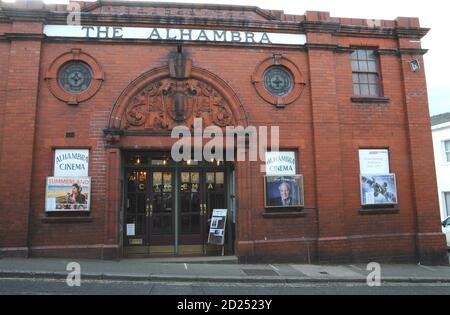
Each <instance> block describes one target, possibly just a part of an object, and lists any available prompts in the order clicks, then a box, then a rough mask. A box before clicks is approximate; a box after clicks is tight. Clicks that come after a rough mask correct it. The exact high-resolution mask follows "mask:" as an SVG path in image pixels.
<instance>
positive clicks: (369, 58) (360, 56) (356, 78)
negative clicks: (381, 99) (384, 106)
mask: <svg viewBox="0 0 450 315" xmlns="http://www.w3.org/2000/svg"><path fill="white" fill-rule="evenodd" d="M352 72H353V89H354V93H355V95H356V96H369V97H378V96H381V91H380V75H379V72H378V58H377V56H376V55H375V51H374V50H368V49H357V50H355V51H354V52H353V53H352Z"/></svg>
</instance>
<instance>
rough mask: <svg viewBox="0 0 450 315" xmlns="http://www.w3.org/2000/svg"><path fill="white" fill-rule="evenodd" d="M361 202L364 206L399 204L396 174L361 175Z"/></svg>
mask: <svg viewBox="0 0 450 315" xmlns="http://www.w3.org/2000/svg"><path fill="white" fill-rule="evenodd" d="M361 203H362V205H363V206H365V205H380V204H386V205H389V204H391V205H394V204H397V187H396V185H395V175H394V174H388V175H361Z"/></svg>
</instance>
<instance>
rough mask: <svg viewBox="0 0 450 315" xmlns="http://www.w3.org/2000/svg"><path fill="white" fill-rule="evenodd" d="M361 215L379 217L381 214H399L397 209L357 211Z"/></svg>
mask: <svg viewBox="0 0 450 315" xmlns="http://www.w3.org/2000/svg"><path fill="white" fill-rule="evenodd" d="M358 211H359V214H361V215H381V214H397V213H399V212H400V209H399V208H391V207H389V208H380V207H377V208H362V209H358Z"/></svg>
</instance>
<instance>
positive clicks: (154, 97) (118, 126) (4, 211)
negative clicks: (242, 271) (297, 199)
mask: <svg viewBox="0 0 450 315" xmlns="http://www.w3.org/2000/svg"><path fill="white" fill-rule="evenodd" d="M78 4H79V5H80V8H81V26H77V25H74V26H73V28H72V29H70V31H69V28H64V27H67V25H66V24H67V15H68V14H67V8H66V6H63V5H44V4H42V3H41V2H39V1H23V0H22V1H17V2H16V3H2V4H1V7H0V56H1V58H0V174H1V175H0V176H1V180H0V255H1V256H47V257H49V256H59V257H93V258H101V259H114V258H120V257H124V256H133V255H138V256H139V255H141V256H142V255H144V256H148V255H183V254H190V255H192V254H196V255H201V254H209V253H211V252H214V253H216V252H217V248H214V247H207V246H206V245H205V244H206V243H207V242H206V234H207V232H206V233H205V231H207V229H206V228H205V226H206V224H207V223H206V222H207V221H206V219H207V218H209V217H210V216H211V212H212V207H213V206H212V204H213V203H214V202H217V205H218V206H219V205H220V207H224V208H227V209H229V210H230V211H232V212H231V213H230V215H229V218H228V223H227V229H226V242H225V252H226V253H228V254H235V255H237V256H238V257H239V258H240V260H241V261H243V262H250V261H263V260H264V261H297V262H356V261H403V262H405V261H420V262H424V263H444V262H445V259H446V245H445V237H444V235H443V234H442V233H441V229H440V225H439V207H438V199H437V192H436V179H435V176H434V174H435V168H434V162H433V148H432V141H431V131H430V120H429V113H428V103H427V91H426V82H425V74H424V70H423V55H424V54H425V53H426V50H424V49H422V48H421V44H420V39H421V38H422V37H423V36H424V35H425V34H426V33H427V31H428V29H425V28H422V27H420V25H419V21H418V19H416V18H397V19H396V20H393V21H388V20H365V19H350V18H335V17H331V16H330V14H329V13H327V12H309V11H308V12H306V13H305V15H299V16H297V15H288V14H285V13H284V12H283V11H269V10H263V9H260V8H256V7H243V6H225V5H197V4H195V5H193V4H192V5H185V4H161V3H158V4H152V3H141V2H113V1H97V2H93V3H83V2H79V3H78ZM75 20H76V19H75ZM83 26H84V28H82V27H83ZM71 27H72V26H71ZM129 27H135V28H141V29H142V30H144V29H145V31H147V32H148V33H147V35H146V36H144V37H143V36H141V35H139V34H142V33H143V32H144V31H142V32H137V31H136V30H135V29H127V28H129ZM155 29H157V30H158V31H155ZM133 30H134V31H133ZM170 30H172V33H170V32H171V31H170ZM189 30H200V32H191V31H189ZM201 30H208V31H209V33H208V32H206V31H205V32H203V33H202V32H201ZM128 31H129V32H128ZM214 31H216V32H214ZM183 32H184V33H183ZM149 34H150V35H149ZM274 34H275V35H276V34H282V35H283V36H285V35H287V36H285V37H283V36H281V37H280V38H281V39H280V40H278V38H276V36H274ZM138 35H139V36H138ZM291 35H292V36H291ZM177 36H179V37H177ZM227 36H229V37H228V38H227ZM289 36H291V37H289ZM274 38H275V39H274ZM296 41H297V42H296ZM80 64H82V65H84V68H80V69H81V70H80V69H78V70H73V71H72V70H67V73H66V72H65V71H66V70H65V69H68V68H67V67H66V66H68V65H73V66H74V67H77V66H79V65H80ZM417 66H418V67H417ZM65 67H66V68H65ZM271 67H272V68H273V69H275V70H277V69H278V70H280V71H281V72H282V74H281V76H279V75H280V74H277V73H276V71H275V72H274V73H273V76H272V77H270V76H269V78H268V77H267V76H268V72H267V70H268V69H272V68H271ZM83 69H84V70H83ZM86 69H87V70H86ZM77 71H79V72H77ZM83 71H85V72H83ZM66 74H67V76H68V77H67V78H68V79H67V80H66V81H65V79H64V75H66ZM74 75H75V76H74ZM83 75H86V76H85V77H83ZM80 78H81V79H80ZM86 78H87V79H86ZM271 78H274V80H273V81H270V80H271ZM278 79H279V80H278ZM79 80H81V81H79ZM83 80H87V81H85V82H84V81H83ZM276 80H278V81H280V82H278V83H277V82H276ZM79 82H84V83H86V84H85V85H86V86H82V85H81V86H80V85H78V83H79ZM283 82H284V83H283ZM64 84H67V86H65V85H64ZM283 84H284V85H283ZM280 86H284V87H285V88H286V89H285V90H278V88H279V87H280ZM78 88H79V90H77V89H78ZM180 104H181V105H180ZM193 104H194V105H193ZM158 106H162V107H158ZM193 106H196V107H195V108H193ZM202 106H203V107H202ZM194 117H201V118H203V123H204V125H216V126H219V127H222V128H224V127H225V126H228V125H233V126H238V125H241V126H244V127H246V126H272V125H277V126H280V148H281V150H288V151H293V152H295V155H296V166H295V167H296V173H298V174H301V175H302V176H303V186H302V188H303V190H304V204H303V205H301V206H299V207H296V208H295V207H294V208H286V209H284V208H280V209H271V208H267V207H265V201H264V200H265V195H264V194H265V185H264V173H262V172H261V161H256V162H251V161H243V162H226V163H222V165H220V161H219V162H218V163H217V164H216V163H215V162H214V163H211V164H208V161H204V162H201V163H199V164H196V165H197V168H193V166H192V165H189V163H188V162H185V163H184V164H183V163H180V164H177V163H175V162H173V161H168V164H169V165H172V166H171V168H168V166H167V165H166V162H167V160H165V158H167V153H168V152H170V148H171V146H172V144H173V143H174V142H175V139H172V138H171V137H170V130H171V129H172V128H173V127H174V126H175V125H180V124H181V125H183V124H185V125H187V126H191V124H192V119H193V118H194ZM61 149H73V150H78V149H83V150H88V152H89V161H88V162H89V163H88V165H89V166H88V168H89V169H88V173H89V176H90V178H91V180H92V185H91V196H89V198H90V210H89V211H46V188H47V187H46V186H47V184H46V178H47V177H52V176H54V175H55V174H54V171H55V169H54V162H55V152H56V151H57V150H61ZM361 149H383V150H388V155H389V172H390V173H394V174H395V180H396V184H397V192H396V193H397V197H398V203H395V204H392V205H383V206H362V204H361V192H360V190H361V187H360V167H359V163H360V161H359V155H358V152H359V150H361ZM162 157H163V158H162ZM161 161H162V162H161ZM160 162H161V163H162V164H161V163H160ZM141 163H144V164H145V165H146V168H142V166H143V164H141ZM138 166H139V167H138ZM133 167H135V168H134V169H133ZM165 167H166V168H165ZM158 172H160V173H158ZM142 174H144V175H142ZM180 174H181V175H180ZM183 174H185V175H186V174H188V176H191V177H189V181H191V182H190V185H194V186H186V187H190V188H189V189H191V190H190V191H189V193H186V191H183V189H184V188H181V190H180V187H181V186H182V184H183V183H184V182H183V181H184V180H185V179H183V177H180V176H184V175H183ZM211 174H215V176H216V177H208V176H212V175H211ZM141 175H142V176H144V177H143V178H145V179H143V180H142V187H141V186H139V185H137V184H136V185H137V186H136V187H139V188H130V187H135V186H133V185H135V184H134V182H133V183H132V184H130V183H131V182H130V181H133V180H134V181H136V180H137V181H139V179H136V176H138V177H139V176H141ZM219 175H220V177H219ZM147 176H148V177H147ZM158 176H163V177H164V176H166V177H167V181H168V182H167V183H168V184H167V185H168V186H167V187H166V186H164V187H165V188H164V189H166V188H167V189H168V191H164V193H163V194H162V196H163V198H166V199H164V200H166V201H167V200H169V203H170V206H167V204H166V206H165V208H164V211H162V210H161V213H159V212H158V211H159V210H157V209H156V208H155V210H154V211H155V213H153V206H155V207H156V203H153V199H152V198H157V197H155V196H157V190H155V186H154V185H151V184H155V183H156V181H158V180H159V178H160V177H158ZM194 176H195V178H197V177H198V176H200V178H202V179H199V180H198V182H196V180H197V179H194ZM203 176H205V177H203ZM166 177H164V178H166ZM223 177H225V179H223ZM148 178H150V179H148ZM211 178H213V179H212V183H213V185H212V186H211V187H214V189H219V188H220V187H222V188H223V191H222V192H221V191H219V190H217V191H214V194H213V193H212V192H211V191H208V190H207V189H206V188H205V191H203V190H202V188H200V189H197V188H198V187H206V186H202V185H203V183H206V184H208V183H210V180H211ZM214 178H215V179H214ZM219 178H221V179H219ZM165 180H166V179H164V181H165ZM214 180H215V181H214ZM150 181H152V182H150ZM136 183H137V182H136ZM196 183H197V184H198V185H200V186H195V184H196ZM165 184H166V182H164V185H165ZM206 184H205V185H206ZM146 185H149V187H150V188H149V189H150V190H151V192H150V190H147V188H146V187H147V186H146ZM151 187H153V190H152V188H151ZM193 187H197V188H196V189H197V190H195V191H194V190H193V189H194V188H193ZM208 187H209V186H208ZM141 188H142V191H141V192H136V193H133V192H132V189H141ZM172 188H173V189H172ZM208 189H209V188H208ZM221 194H222V195H221ZM140 196H141V197H140ZM180 196H187V197H186V198H187V199H180V198H184V197H180ZM192 196H194V197H195V198H197V199H195V200H194V199H193V198H194V197H192ZM211 196H215V197H211ZM133 198H135V199H133ZM139 198H141V199H142V200H141V199H139ZM189 198H191V199H189ZM211 198H213V199H211ZM214 198H215V199H214ZM131 199H133V200H137V201H136V204H135V203H134V201H131V206H130V201H129V200H131ZM145 199H146V200H145ZM140 200H141V201H140ZM211 200H213V201H211ZM217 200H221V201H220V202H219V201H217ZM193 204H195V205H196V206H199V208H198V209H199V212H198V215H199V216H197V214H196V213H197V212H196V211H197V210H195V209H194V208H193V206H192V205H193ZM159 205H160V204H159ZM186 205H187V207H188V208H189V209H190V210H186V209H187V208H186V209H184V208H183V207H185V206H186ZM130 207H135V208H133V209H134V210H133V211H135V212H133V213H135V214H132V213H131V212H130V211H131V210H130ZM183 209H184V210H183ZM149 211H150V212H149ZM149 213H150V214H149ZM183 215H184V217H183ZM149 218H151V219H149ZM164 218H166V219H167V220H166V219H164ZM158 220H159V221H158ZM164 220H166V221H164ZM131 222H132V223H131ZM156 222H159V223H156ZM161 222H166V225H165V227H164V223H161ZM158 224H160V225H158ZM139 226H140V227H139ZM156 226H159V228H161V229H162V230H161V231H163V230H164V229H165V228H167V229H166V230H164V231H169V232H170V233H169V234H167V235H166V236H164V237H163V236H162V235H163V234H164V233H163V232H161V233H159V234H158V233H156V234H157V235H156V234H152V233H153V232H152V231H153V229H154V228H155V227H156ZM129 228H130V229H131V230H130V229H129ZM183 229H185V231H191V232H190V233H191V234H189V233H188V232H186V233H184V232H183ZM197 229H198V230H197ZM195 231H197V232H198V233H200V232H201V233H200V234H201V235H200V234H199V235H196V236H195V235H194V234H195V233H194V232H195ZM133 235H135V236H139V235H140V237H134V238H133V237H132V236H133ZM194 236H195V237H194ZM199 240H201V241H200V242H199ZM200 245H201V246H200ZM196 246H197V247H196Z"/></svg>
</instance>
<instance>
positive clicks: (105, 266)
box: [0, 258, 450, 283]
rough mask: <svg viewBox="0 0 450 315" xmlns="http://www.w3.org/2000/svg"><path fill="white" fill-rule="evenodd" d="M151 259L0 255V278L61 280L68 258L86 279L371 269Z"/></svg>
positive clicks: (229, 277)
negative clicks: (44, 257)
mask: <svg viewBox="0 0 450 315" xmlns="http://www.w3.org/2000/svg"><path fill="white" fill-rule="evenodd" d="M185 261H187V262H182V261H181V260H179V261H177V262H170V263H169V262H155V261H154V260H146V259H137V260H133V259H124V260H120V261H104V260H84V259H80V260H69V259H43V258H30V259H22V258H3V259H0V277H2V278H6V277H22V278H27V277H28V278H33V277H35V278H39V277H40V278H66V277H67V275H68V273H69V271H67V270H66V268H67V264H68V263H69V262H77V263H79V264H80V267H81V276H82V278H83V277H84V278H86V279H102V280H121V279H122V280H136V281H149V280H154V281H203V282H211V281H212V282H269V283H270V282H273V283H277V282H284V283H290V282H291V283H294V282H366V279H367V276H368V275H369V273H370V272H371V271H372V270H367V266H366V265H361V264H355V265H336V266H329V265H301V264H257V265H256V264H245V265H243V264H237V263H221V264H219V263H217V262H215V263H198V262H194V263H192V262H190V261H189V260H188V259H187V260H185ZM380 267H381V280H382V281H385V282H388V281H391V282H396V281H397V282H445V283H450V267H445V266H423V265H414V264H410V265H396V264H381V265H380Z"/></svg>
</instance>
